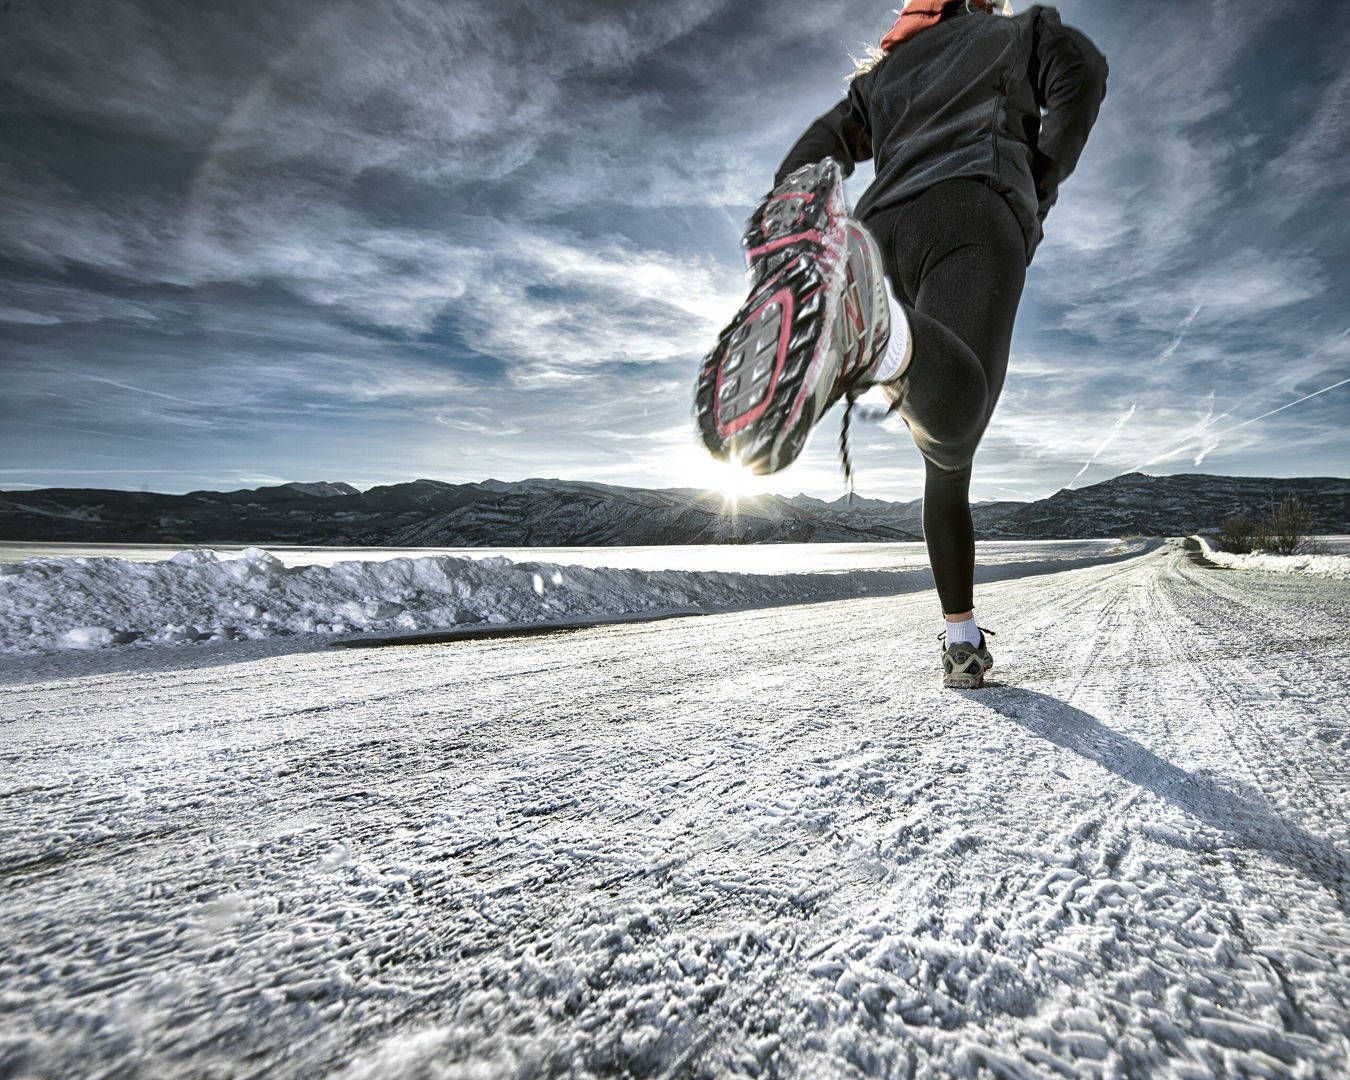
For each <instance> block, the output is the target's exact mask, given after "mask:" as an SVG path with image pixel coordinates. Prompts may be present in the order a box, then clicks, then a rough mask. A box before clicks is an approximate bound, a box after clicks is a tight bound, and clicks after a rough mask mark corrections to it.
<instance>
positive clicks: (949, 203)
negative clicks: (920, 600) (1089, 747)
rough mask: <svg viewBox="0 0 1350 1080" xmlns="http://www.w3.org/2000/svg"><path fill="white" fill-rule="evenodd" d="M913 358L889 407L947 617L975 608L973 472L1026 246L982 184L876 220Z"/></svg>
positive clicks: (997, 386)
mask: <svg viewBox="0 0 1350 1080" xmlns="http://www.w3.org/2000/svg"><path fill="white" fill-rule="evenodd" d="M865 224H866V225H867V227H868V229H869V230H870V231H871V232H872V235H873V236H875V237H876V240H877V243H878V245H880V247H881V254H882V258H883V260H884V261H885V265H886V276H887V277H888V278H890V281H891V286H892V288H893V289H894V290H895V295H896V299H898V300H899V301H900V302H901V304H902V305H903V306H904V308H905V312H906V313H907V314H908V315H909V324H910V329H911V331H912V332H913V336H914V356H913V359H912V360H911V362H910V366H909V369H908V373H907V375H906V377H905V378H903V379H902V380H901V381H900V383H899V388H898V391H897V392H896V394H895V395H894V397H893V401H892V404H893V406H894V407H895V408H896V410H897V411H898V412H899V413H900V415H901V417H903V418H904V421H905V424H906V425H907V426H908V427H909V430H910V433H911V434H912V435H913V436H914V442H915V444H916V445H917V446H918V448H919V452H920V453H921V454H923V459H924V473H925V478H924V488H923V535H924V540H925V541H926V542H927V544H928V561H929V562H930V563H931V564H932V567H933V579H934V581H935V582H936V584H937V592H938V598H939V599H940V600H941V601H942V610H943V611H944V612H946V613H947V614H956V613H958V612H963V611H969V610H970V609H971V608H972V607H974V606H975V605H974V596H973V590H974V581H975V531H974V527H973V525H972V524H971V520H970V465H971V460H972V458H974V456H975V448H976V447H977V446H978V445H979V443H980V437H981V436H982V435H983V434H984V429H985V426H986V425H987V424H988V423H989V417H990V416H991V415H992V414H993V412H994V406H995V404H997V402H998V395H999V392H1000V391H1001V390H1002V389H1003V376H1004V374H1005V373H1006V371H1007V369H1008V347H1009V343H1010V341H1011V339H1012V329H1013V319H1014V318H1015V317H1016V315H1017V302H1018V300H1019V299H1020V298H1021V296H1022V283H1023V281H1024V279H1025V278H1026V245H1025V241H1024V239H1023V234H1022V228H1021V226H1020V225H1019V224H1018V221H1017V218H1016V217H1015V216H1014V214H1013V212H1012V209H1011V208H1010V207H1009V206H1008V204H1007V203H1006V202H1005V201H1004V200H1003V197H1002V196H1001V195H999V194H998V193H997V192H996V191H994V190H993V189H992V188H990V187H988V186H987V185H986V184H985V183H984V182H983V181H981V180H968V179H961V180H944V181H942V182H941V183H938V184H935V185H934V186H933V187H931V188H928V189H927V190H926V191H924V192H922V193H921V194H919V195H916V196H915V197H914V198H912V199H908V200H906V201H905V202H903V203H900V204H898V205H895V206H891V207H887V208H885V209H884V210H879V211H877V212H876V213H874V214H871V215H870V216H869V217H868V218H867V220H866V222H865Z"/></svg>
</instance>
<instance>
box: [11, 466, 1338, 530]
mask: <svg viewBox="0 0 1350 1080" xmlns="http://www.w3.org/2000/svg"><path fill="white" fill-rule="evenodd" d="M1286 494H1294V495H1298V496H1299V498H1300V499H1301V500H1302V501H1303V502H1304V504H1305V505H1306V506H1307V507H1308V509H1309V511H1310V512H1311V514H1312V518H1313V531H1314V532H1318V533H1347V532H1350V480H1347V479H1344V478H1341V477H1298V478H1273V477H1238V476H1210V475H1205V474H1200V473H1181V474H1176V475H1173V476H1149V475H1146V474H1144V473H1126V474H1125V475H1123V476H1117V477H1114V478H1113V479H1111V480H1106V481H1103V482H1101V483H1099V484H1093V485H1091V486H1089V487H1084V488H1079V489H1077V490H1069V489H1063V490H1060V491H1057V492H1055V494H1053V495H1051V496H1049V497H1048V498H1045V499H1038V500H1036V501H1035V502H993V503H977V504H976V505H975V506H974V508H973V514H974V518H975V530H976V535H977V536H978V537H980V538H981V539H987V540H992V539H1007V540H1014V539H1086V538H1090V537H1099V536H1124V535H1141V536H1176V535H1184V534H1187V533H1191V532H1204V531H1211V530H1213V529H1214V528H1215V527H1216V526H1217V525H1218V523H1219V522H1220V521H1221V520H1222V519H1223V518H1224V517H1225V516H1226V515H1228V514H1230V513H1234V512H1238V511H1242V512H1246V513H1249V514H1254V515H1259V514H1260V513H1262V512H1264V510H1265V509H1266V507H1267V506H1268V505H1269V503H1270V501H1271V499H1272V498H1276V497H1279V496H1283V495H1286ZM921 509H922V503H921V500H919V499H913V500H911V501H908V502H887V501H884V500H880V499H866V498H856V499H854V501H853V502H852V503H849V501H848V500H847V499H846V498H842V497H841V498H840V499H837V500H835V501H833V502H827V501H825V500H822V499H815V498H811V497H810V496H806V495H797V496H794V497H792V498H784V497H782V496H778V495H760V496H756V497H754V498H747V499H742V500H740V502H739V504H738V505H737V506H736V507H735V512H734V513H733V512H732V509H731V508H730V507H729V506H728V505H727V504H726V503H725V502H724V501H723V498H722V496H721V495H720V494H718V493H715V492H706V491H698V490H694V489H690V488H666V489H661V490H648V489H645V488H629V487H617V486H613V485H609V484H598V483H588V482H584V481H571V480H522V481H517V482H503V481H498V480H486V481H483V482H482V483H476V484H450V483H445V482H444V481H440V480H414V481H411V482H409V483H403V484H391V485H384V486H380V487H374V488H370V489H369V490H367V491H360V490H358V489H356V488H354V487H352V486H351V485H349V484H342V483H326V482H325V483H297V484H282V485H278V486H274V487H261V488H250V489H243V490H239V491H192V492H189V493H187V494H186V495H165V494H157V493H154V492H139V491H114V490H107V489H102V488H46V489H42V490H37V491H23V492H18V491H0V540H22V541H48V542H59V541H66V542H86V543H98V542H106V543H111V542H124V543H189V544H197V543H200V544H212V543H216V544H224V543H257V544H312V545H332V546H381V547H384V546H388V547H480V546H539V547H559V546H579V545H599V546H612V545H640V544H718V543H775V542H776V543H784V542H810V543H818V542H823V543H830V542H832V543H849V542H873V541H901V540H917V539H920V538H921V537H922V524H921V522H920V512H921Z"/></svg>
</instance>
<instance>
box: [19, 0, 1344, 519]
mask: <svg viewBox="0 0 1350 1080" xmlns="http://www.w3.org/2000/svg"><path fill="white" fill-rule="evenodd" d="M893 2H894V0H892V4H888V3H886V2H885V0H883V2H881V3H874V2H863V0H776V2H773V3H760V2H755V0H661V2H651V0H627V2H610V0H558V2H551V3H542V2H528V3H527V2H524V0H381V3H379V4H372V3H368V2H365V0H323V2H319V0H231V2H229V3H225V2H211V0H197V2H194V3H182V2H167V0H165V2H150V0H120V2H119V3H116V4H109V3H107V2H106V0H87V2H79V0H63V2H60V3H39V2H33V0H4V3H3V4H2V5H0V487H5V488H12V489H24V488H32V487H48V486H79V487H114V488H130V489H150V490H156V491H170V492H173V491H188V490H193V489H198V488H238V487H252V486H257V485H260V484H269V483H280V482H286V481H314V480H342V481H347V482H349V483H353V484H355V485H357V486H358V487H363V488H364V487H369V486H372V485H375V484H382V483H391V482H400V481H404V480H409V479H413V478H416V477H430V478H434V479H441V480H448V481H455V482H463V481H473V480H482V479H486V478H489V477H493V478H496V479H502V480H514V479H524V478H527V477H561V478H568V479H585V480H598V481H603V482H607V483H616V484H631V485H635V486H644V487H672V486H704V485H708V484H721V483H723V482H724V481H725V480H726V478H725V476H724V475H723V474H722V472H721V471H720V470H716V469H714V468H713V467H712V466H711V464H710V462H709V459H708V457H707V455H706V454H705V453H704V452H703V451H702V450H701V449H700V447H699V446H698V444H697V442H696V440H695V436H694V434H693V424H692V413H691V405H692V392H693V384H694V377H695V374H696V371H697V368H698V364H699V361H700V358H701V356H702V355H703V353H704V352H705V351H706V350H707V349H708V348H710V347H711V345H712V343H713V341H714V340H715V338H716V335H717V332H718V331H719V330H720V328H721V327H722V326H723V325H724V323H725V322H726V321H727V319H728V318H729V317H730V316H731V315H732V314H733V313H734V312H735V310H736V308H737V307H738V306H739V304H740V302H741V301H742V300H743V299H744V279H743V276H742V263H741V257H740V248H739V235H740V231H741V227H742V223H743V221H744V218H745V215H746V214H747V213H748V212H749V210H750V208H751V206H752V205H753V204H754V202H755V201H756V200H757V198H758V197H759V196H760V195H761V194H762V193H763V192H764V190H765V189H767V188H768V187H769V186H770V185H771V183H772V176H773V172H774V169H775V167H776V166H777V164H778V162H779V161H780V160H781V159H782V157H783V155H784V154H785V153H786V151H787V149H788V148H789V147H790V146H791V144H792V143H793V141H794V140H795V139H796V137H797V135H798V134H800V132H801V131H802V130H803V129H804V128H805V126H806V125H807V123H809V121H810V120H811V119H812V118H813V117H814V116H816V115H818V114H819V113H821V112H823V111H825V110H826V109H827V108H829V107H830V106H831V105H832V104H833V103H834V102H835V101H836V100H838V98H839V97H840V96H842V94H843V91H844V82H843V78H844V76H845V74H846V73H847V72H848V71H849V70H850V68H851V66H852V64H851V61H850V54H853V55H858V54H860V53H861V51H862V49H863V46H864V44H865V43H867V42H869V41H873V40H875V39H876V38H877V37H878V36H879V35H880V33H881V32H883V31H884V30H885V29H886V28H887V27H888V26H889V25H890V22H891V19H892V18H893V15H892V13H891V10H890V8H891V6H892V5H893ZM1017 6H1018V7H1019V8H1020V7H1022V6H1024V5H1023V4H1020V3H1019V4H1018V5H1017ZM1059 10H1060V12H1061V15H1062V17H1063V19H1064V21H1065V22H1066V23H1069V24H1071V25H1074V26H1077V27H1078V28H1080V29H1081V30H1083V31H1084V32H1086V33H1087V34H1088V35H1089V36H1090V37H1091V38H1092V39H1093V40H1094V41H1095V42H1096V43H1097V45H1098V46H1099V47H1100V48H1101V50H1102V51H1103V52H1104V53H1105V54H1106V56H1107V58H1108V60H1109V62H1110V66H1111V75H1110V80H1109V84H1108V91H1107V97H1106V101H1105V103H1104V105H1103V107H1102V111H1101V116H1100V119H1099V120H1098V124H1097V127H1096V128H1095V129H1094V131H1093V134H1092V137H1091V139H1090V141H1089V143H1088V145H1087V148H1086V150H1085V152H1084V154H1083V158H1082V161H1081V162H1080V165H1079V169H1078V171H1077V172H1076V173H1075V174H1074V176H1073V177H1071V178H1070V179H1069V180H1068V181H1067V182H1066V184H1065V185H1064V187H1063V188H1062V191H1061V196H1060V201H1059V204H1058V205H1057V206H1056V207H1055V209H1054V210H1053V211H1052V212H1051V214H1050V217H1049V220H1048V222H1047V237H1046V240H1045V242H1044V243H1043V244H1042V246H1041V248H1040V250H1039V252H1038V253H1037V255H1036V258H1035V261H1034V262H1033V264H1032V267H1031V270H1030V272H1029V276H1028V281H1027V288H1026V293H1025V294H1024V299H1023V303H1022V308H1021V312H1020V315H1019V319H1018V324H1017V330H1016V333H1015V337H1014V341H1013V350H1012V359H1011V362H1010V368H1009V375H1008V379H1007V383H1006V386H1005V389H1004V393H1003V396H1002V399H1001V401H1000V403H999V406H998V410H997V411H996V413H995V414H994V418H993V421H992V423H991V425H990V427H989V430H988V432H987V434H986V436H985V439H984V442H983V444H982V446H981V448H980V451H979V454H978V455H977V457H976V464H975V477H974V483H973V486H972V491H973V494H974V495H975V496H976V497H978V498H982V499H1001V498H1020V499H1033V498H1040V497H1043V496H1045V495H1048V494H1050V493H1052V492H1054V491H1055V490H1058V489H1059V488H1062V487H1066V486H1075V487H1081V486H1084V485H1086V484H1090V483H1094V482H1097V481H1100V480H1104V479H1107V478H1109V477H1110V476H1113V475H1116V474H1118V473H1120V472H1124V471H1126V470H1129V469H1133V468H1141V469H1143V470H1144V471H1146V472H1152V473H1170V472H1197V471H1202V472H1213V473H1224V474H1235V475H1256V476H1307V475H1322V476H1326V475H1340V476H1345V475H1350V440H1348V439H1347V437H1346V431H1347V427H1350V382H1347V381H1346V380H1350V306H1348V305H1347V299H1348V298H1350V288H1348V287H1347V286H1348V285H1350V213H1348V212H1347V207H1348V206H1350V201H1348V200H1347V195H1350V169H1347V168H1346V161H1347V159H1350V153H1348V151H1350V59H1348V58H1350V4H1348V3H1340V2H1336V3H1327V2H1326V0H1308V2H1300V0H1278V2H1271V0H1129V3H1122V2H1120V0H1065V2H1064V3H1062V4H1061V5H1060V6H1059ZM871 176H872V170H871V167H870V165H868V164H863V165H861V166H860V167H859V168H858V170H857V172H856V173H855V174H854V176H853V177H852V178H851V179H850V181H849V192H850V196H851V198H852V199H854V200H856V199H857V198H858V196H860V195H861V193H862V192H863V190H864V189H865V187H866V185H867V183H868V182H869V181H870V179H871ZM1338 383H1339V384H1340V385H1337V384H1338ZM837 430H838V419H837V416H834V415H832V416H830V417H827V418H826V420H825V421H824V423H823V424H822V427H821V429H820V430H819V431H818V433H817V436H816V437H815V439H814V440H813V442H812V443H811V445H810V447H809V448H808V449H807V451H806V453H805V454H804V455H803V457H802V459H801V460H799V461H798V462H797V463H796V464H795V465H794V466H792V467H791V468H790V469H788V470H786V471H784V472H783V473H780V474H777V475H776V476H773V477H770V478H766V480H764V481H762V482H761V486H762V487H764V488H765V489H767V490H774V491H780V492H784V493H795V492H799V491H804V492H806V493H808V494H812V495H817V496H820V497H824V498H833V497H837V496H838V495H839V494H840V493H841V492H842V491H843V481H842V477H841V474H840V471H839V465H838V461H837V457H836V446H835V443H836V434H837ZM854 431H855V439H854V453H855V462H856V468H857V474H858V475H857V486H858V492H859V493H860V494H862V495H866V496H870V497H875V498H892V499H910V498H915V497H917V496H918V495H919V494H920V492H921V486H920V485H921V476H922V469H921V461H920V458H919V455H918V452H917V451H916V450H915V449H914V446H913V444H912V442H911V441H910V440H909V437H908V435H907V433H906V431H905V429H904V427H903V426H902V425H900V424H899V423H898V422H897V421H894V420H888V421H884V422H882V423H872V424H867V425H856V426H855V428H854Z"/></svg>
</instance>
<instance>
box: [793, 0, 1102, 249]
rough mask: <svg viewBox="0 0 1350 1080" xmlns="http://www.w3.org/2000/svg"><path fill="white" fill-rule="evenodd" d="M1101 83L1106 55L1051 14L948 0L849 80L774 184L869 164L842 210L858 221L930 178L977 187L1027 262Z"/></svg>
mask: <svg viewBox="0 0 1350 1080" xmlns="http://www.w3.org/2000/svg"><path fill="white" fill-rule="evenodd" d="M1106 74H1107V66H1106V58H1105V57H1104V56H1102V54H1101V53H1100V52H1098V51H1097V48H1096V47H1095V46H1094V45H1093V44H1092V42H1091V41H1089V40H1088V38H1087V36H1086V35H1084V34H1082V33H1081V32H1079V31H1077V30H1075V29H1073V28H1072V27H1068V26H1064V25H1063V24H1061V23H1060V21H1059V12H1057V11H1056V10H1055V9H1054V8H1052V7H1042V6H1040V5H1036V6H1035V7H1032V8H1030V9H1028V10H1027V11H1025V12H1022V13H1021V14H1019V15H1014V16H1012V17H1011V18H1005V17H1003V16H996V15H986V14H984V13H982V12H980V11H978V10H977V11H970V10H968V9H967V8H966V6H965V4H964V3H963V2H961V0H956V2H954V3H951V4H948V5H947V6H946V7H945V8H944V9H943V13H942V18H941V20H940V21H939V22H938V23H936V24H935V25H933V26H930V27H928V28H926V29H924V30H922V31H920V32H919V33H918V34H916V35H914V36H913V37H912V38H910V39H909V40H907V41H903V42H901V43H900V44H899V45H896V46H895V47H894V48H893V49H891V51H890V52H888V53H887V54H886V56H885V58H884V59H883V60H881V61H880V63H878V64H877V65H876V67H874V68H873V69H872V70H871V71H869V72H867V73H866V74H863V75H860V76H858V77H857V78H856V79H854V80H853V82H852V84H851V85H850V88H849V92H848V96H847V97H846V98H844V100H843V101H841V102H839V104H838V105H836V106H835V107H834V108H833V109H831V110H830V111H829V112H827V113H825V114H824V115H823V116H821V117H819V118H817V119H816V120H815V121H814V122H813V123H812V124H811V126H810V127H809V128H807V129H806V133H805V134H804V135H802V137H801V138H800V139H798V140H797V143H796V145H795V146H793V148H792V150H791V151H790V152H789V153H788V156H787V157H786V158H785V159H784V161H783V164H782V165H781V166H779V169H778V175H777V178H776V180H775V183H778V182H781V181H782V179H783V178H784V177H786V176H787V175H788V173H790V172H792V171H793V170H794V169H796V168H798V167H799V166H801V165H805V164H808V163H810V162H815V161H820V160H821V159H822V158H826V157H833V158H834V159H835V160H837V161H838V162H839V163H840V164H841V165H842V166H843V168H844V172H845V175H848V174H849V173H851V172H852V171H853V166H854V163H855V162H859V161H866V160H867V159H868V158H872V157H875V158H876V180H875V181H874V182H873V183H872V185H871V186H870V187H869V188H868V189H867V191H866V192H865V193H864V194H863V197H862V198H861V199H860V200H859V202H858V206H857V208H856V209H855V211H854V215H855V216H856V217H857V218H859V219H860V220H862V221H866V220H867V217H868V215H869V214H871V213H873V212H875V211H877V210H880V209H882V208H884V207H887V206H890V205H893V204H894V203H896V202H898V201H900V200H901V199H905V198H908V197H910V196H912V195H917V194H918V193H919V192H921V191H923V190H925V189H926V188H929V187H932V186H933V185H934V184H936V183H937V182H938V181H940V180H949V179H952V178H954V177H975V178H982V179H984V180H985V181H986V182H987V183H989V185H990V186H991V187H993V188H994V189H995V190H996V191H998V192H999V193H1000V194H1001V195H1002V196H1003V197H1004V198H1005V199H1006V200H1007V201H1008V204H1009V205H1010V206H1011V207H1012V209H1013V212H1014V213H1015V214H1016V215H1017V218H1018V220H1019V221H1020V222H1021V225H1022V231H1023V233H1024V234H1025V236H1026V242H1027V261H1028V262H1030V261H1031V256H1032V254H1033V253H1034V252H1035V250H1036V245H1037V244H1038V243H1040V240H1041V225H1042V223H1043V222H1044V220H1045V215H1046V213H1047V212H1048V211H1049V210H1050V207H1051V206H1053V205H1054V203H1055V199H1056V197H1057V195H1058V189H1059V185H1060V183H1062V182H1063V180H1064V179H1065V178H1066V177H1067V176H1068V175H1069V174H1070V173H1071V172H1073V169H1074V166H1075V165H1076V164H1077V163H1078V155H1079V154H1080V153H1081V152H1082V150H1083V144H1084V143H1086V142H1087V137H1088V132H1089V131H1090V130H1091V128H1092V125H1093V122H1094V121H1095V120H1096V119H1097V110H1098V109H1099V108H1100V106H1101V102H1102V98H1103V97H1104V96H1105V94H1106Z"/></svg>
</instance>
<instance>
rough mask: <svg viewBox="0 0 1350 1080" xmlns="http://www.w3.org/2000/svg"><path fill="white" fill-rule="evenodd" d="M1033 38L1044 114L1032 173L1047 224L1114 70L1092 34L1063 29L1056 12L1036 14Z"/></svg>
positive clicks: (1049, 9) (1048, 10)
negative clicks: (1046, 217)
mask: <svg viewBox="0 0 1350 1080" xmlns="http://www.w3.org/2000/svg"><path fill="white" fill-rule="evenodd" d="M1032 33H1033V38H1032V51H1031V82H1032V87H1033V88H1034V90H1035V93H1036V104H1037V105H1038V106H1039V107H1040V108H1041V110H1042V116H1041V134H1040V138H1039V140H1038V141H1037V145H1036V154H1035V158H1034V161H1033V164H1032V173H1033V175H1034V177H1035V180H1036V195H1037V198H1038V200H1039V203H1040V207H1039V214H1040V218H1041V220H1042V221H1044V220H1045V215H1046V214H1047V213H1049V211H1050V207H1052V206H1053V205H1054V204H1055V200H1056V199H1057V198H1058V197H1059V185H1060V184H1062V183H1063V182H1064V180H1065V179H1067V177H1068V176H1069V174H1070V173H1071V172H1073V170H1074V166H1075V165H1077V164H1078V156H1079V154H1081V153H1082V152H1083V146H1084V144H1085V143H1086V142H1087V137H1088V132H1089V131H1091V130H1092V125H1093V123H1095V122H1096V119H1097V110H1098V109H1100V108H1101V104H1102V99H1103V98H1104V97H1105V96H1106V75H1107V71H1108V68H1107V64H1106V57H1104V56H1103V55H1102V54H1101V53H1100V52H1099V51H1098V50H1097V47H1096V46H1095V45H1093V44H1092V42H1091V41H1090V40H1088V37H1087V35H1086V34H1084V33H1082V32H1081V31H1078V30H1075V29H1074V28H1073V27H1071V26H1065V25H1063V24H1062V23H1061V22H1060V21H1059V12H1058V11H1056V10H1055V9H1054V8H1052V7H1047V8H1038V9H1037V10H1036V13H1035V17H1034V19H1033V22H1032Z"/></svg>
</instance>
